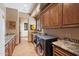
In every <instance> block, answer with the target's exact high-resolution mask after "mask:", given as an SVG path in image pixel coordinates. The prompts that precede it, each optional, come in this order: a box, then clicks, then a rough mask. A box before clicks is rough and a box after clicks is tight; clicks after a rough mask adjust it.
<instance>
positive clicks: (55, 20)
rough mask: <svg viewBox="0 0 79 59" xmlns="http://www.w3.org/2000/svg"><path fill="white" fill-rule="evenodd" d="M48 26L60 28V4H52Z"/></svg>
mask: <svg viewBox="0 0 79 59" xmlns="http://www.w3.org/2000/svg"><path fill="white" fill-rule="evenodd" d="M49 16H50V26H51V28H57V27H60V26H61V20H62V4H54V5H52V6H51V7H50V15H49Z"/></svg>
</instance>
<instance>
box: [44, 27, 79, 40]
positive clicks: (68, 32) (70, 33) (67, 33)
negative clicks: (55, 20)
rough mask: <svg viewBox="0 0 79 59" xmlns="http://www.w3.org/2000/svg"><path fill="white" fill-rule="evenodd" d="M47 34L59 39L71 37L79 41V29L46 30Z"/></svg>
mask: <svg viewBox="0 0 79 59" xmlns="http://www.w3.org/2000/svg"><path fill="white" fill-rule="evenodd" d="M45 32H46V33H48V34H50V35H55V36H58V37H61V38H63V37H69V38H73V39H78V40H79V28H64V29H45Z"/></svg>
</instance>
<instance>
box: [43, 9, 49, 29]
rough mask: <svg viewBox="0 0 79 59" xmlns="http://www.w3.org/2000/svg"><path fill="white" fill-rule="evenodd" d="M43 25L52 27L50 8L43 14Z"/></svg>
mask: <svg viewBox="0 0 79 59" xmlns="http://www.w3.org/2000/svg"><path fill="white" fill-rule="evenodd" d="M43 17H44V18H43V23H44V24H43V25H44V27H45V28H48V27H50V19H49V10H46V11H45V12H44V14H43Z"/></svg>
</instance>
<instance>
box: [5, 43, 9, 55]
mask: <svg viewBox="0 0 79 59" xmlns="http://www.w3.org/2000/svg"><path fill="white" fill-rule="evenodd" d="M8 52H9V48H8V44H6V45H5V55H6V56H8V55H9V53H8Z"/></svg>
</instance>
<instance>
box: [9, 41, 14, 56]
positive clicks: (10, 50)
mask: <svg viewBox="0 0 79 59" xmlns="http://www.w3.org/2000/svg"><path fill="white" fill-rule="evenodd" d="M12 52H13V44H12V40H11V41H10V42H9V56H11V55H12Z"/></svg>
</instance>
